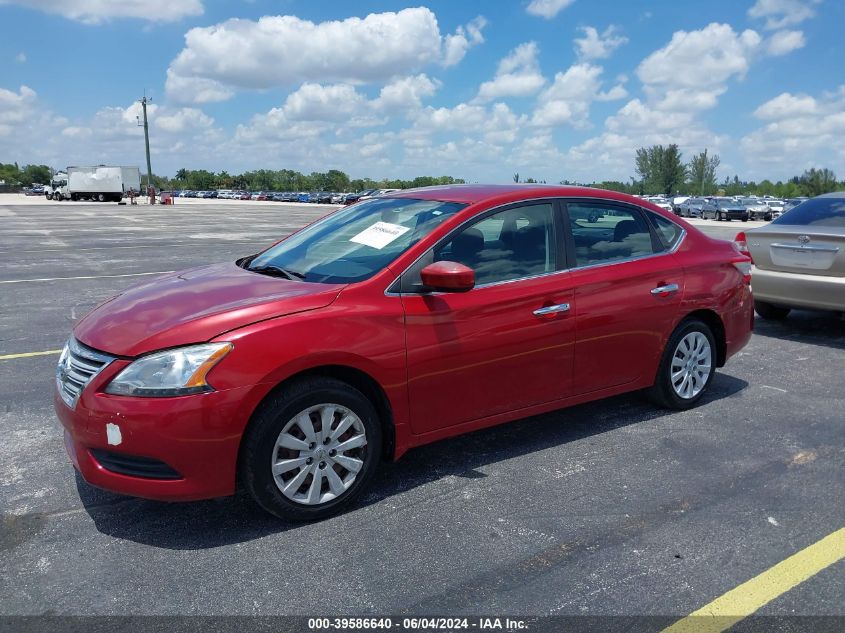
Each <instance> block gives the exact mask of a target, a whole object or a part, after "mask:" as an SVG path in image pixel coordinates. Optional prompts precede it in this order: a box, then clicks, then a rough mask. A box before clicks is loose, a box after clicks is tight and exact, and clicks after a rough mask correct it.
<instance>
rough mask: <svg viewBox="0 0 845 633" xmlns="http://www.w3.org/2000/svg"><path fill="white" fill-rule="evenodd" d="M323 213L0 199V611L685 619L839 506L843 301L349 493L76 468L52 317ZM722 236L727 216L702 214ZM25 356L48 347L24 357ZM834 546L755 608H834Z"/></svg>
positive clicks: (416, 458)
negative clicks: (301, 494) (711, 362)
mask: <svg viewBox="0 0 845 633" xmlns="http://www.w3.org/2000/svg"><path fill="white" fill-rule="evenodd" d="M328 210H329V207H318V206H314V205H287V204H280V203H274V204H273V203H268V204H256V203H251V202H244V203H233V204H222V203H212V202H209V203H206V204H201V205H176V206H173V207H166V206H157V207H145V206H140V207H137V208H136V207H129V206H117V205H114V204H85V203H79V204H64V205H62V204H61V203H58V204H57V203H47V204H30V205H26V206H24V205H20V206H18V205H15V204H5V203H3V202H0V221H1V222H2V224H0V253H2V261H3V268H2V273H0V295H1V296H2V302H0V428H1V429H2V437H3V441H2V442H0V503H2V512H3V518H2V532H0V552H2V556H0V596H2V597H0V615H38V614H54V615H55V614H75V615H91V614H95V615H96V614H103V615H105V614H130V615H133V614H134V615H156V614H160V615H173V614H210V615H230V614H246V615H275V614H298V615H340V614H346V615H360V614H417V615H419V614H441V615H457V614H493V615H502V616H504V615H515V616H518V615H523V616H536V615H637V616H640V615H651V616H665V617H667V618H669V619H670V621H671V619H672V618H678V617H682V616H685V615H687V614H689V613H691V612H693V611H695V610H696V609H698V608H699V607H701V606H702V605H705V604H707V603H709V602H710V601H712V600H713V599H715V598H717V597H718V596H721V595H723V594H725V592H727V591H729V590H731V589H733V588H734V587H736V586H737V585H740V584H741V583H743V582H745V581H746V580H748V579H750V578H752V577H754V576H756V575H758V574H760V573H761V572H763V571H765V570H767V569H769V568H771V567H772V566H773V565H775V564H777V563H779V562H780V561H782V560H783V559H785V558H787V557H788V556H790V555H791V554H793V553H795V552H797V551H799V550H802V549H803V548H805V547H807V546H810V545H812V544H813V543H816V542H817V541H819V540H820V539H822V538H823V537H825V536H827V535H829V534H831V533H832V532H835V531H836V530H838V529H839V528H842V527H843V526H845V495H844V494H843V485H842V482H843V472H845V392H843V384H845V381H843V376H845V320H843V318H842V317H841V316H840V315H836V314H827V313H822V314H816V313H810V312H803V311H796V312H793V314H792V315H790V317H789V319H788V320H787V321H785V322H783V323H770V322H765V321H762V320H760V319H759V318H758V320H757V322H756V325H755V334H754V337H753V339H752V341H751V343H750V344H749V345H748V346H747V347H746V348H745V349H744V350H743V351H742V353H741V354H739V355H738V356H736V357H734V358H733V359H732V360H731V361H729V363H728V365H727V366H726V367H724V368H723V369H721V370H720V371H719V373H718V374H717V376H716V379H715V382H714V384H713V388H712V389H711V391H710V392H709V394H708V395H707V397H706V398H705V400H704V402H703V404H702V405H701V406H699V407H698V408H696V409H694V410H691V411H687V412H667V411H662V410H657V409H655V408H654V407H653V406H652V405H650V404H648V403H645V402H644V401H642V400H641V399H640V398H638V397H637V396H636V395H629V396H622V397H616V398H612V399H610V400H606V401H603V402H598V403H593V404H588V405H582V406H578V407H575V408H572V409H569V410H565V411H560V412H556V413H553V414H547V415H543V416H538V417H534V418H530V419H526V420H522V421H519V422H516V423H513V424H509V425H505V426H502V427H498V428H493V429H488V430H485V431H481V432H478V433H474V434H470V435H466V436H463V437H460V438H457V439H452V440H448V441H444V442H440V443H437V444H434V445H430V446H427V447H423V448H420V449H416V450H413V451H411V452H410V453H409V454H407V455H406V456H405V457H404V458H403V459H402V460H401V461H399V462H398V463H395V464H390V465H386V466H385V467H384V468H382V470H381V472H380V474H379V475H378V476H377V480H376V482H375V484H374V486H373V488H372V489H371V491H370V492H369V494H368V495H367V496H366V497H365V498H364V500H363V502H362V504H361V505H360V506H359V507H357V508H355V509H354V510H352V511H350V512H348V513H346V514H344V515H341V516H338V517H335V518H332V519H329V520H327V521H324V522H321V523H316V524H306V525H288V524H284V523H280V522H279V521H278V520H276V519H273V518H272V517H269V516H267V515H265V514H263V513H262V512H261V511H260V510H258V509H257V508H256V507H255V506H253V504H252V503H251V502H250V501H249V500H248V499H247V498H245V497H233V498H227V499H220V500H214V501H207V502H198V503H192V504H164V503H156V502H152V501H145V500H139V499H133V498H127V497H121V496H117V495H113V494H110V493H108V492H104V491H100V490H97V489H94V488H91V487H89V486H88V485H87V484H85V483H84V482H83V481H81V480H80V479H79V478H78V477H77V476H75V474H74V471H73V468H72V466H71V465H70V463H69V461H68V459H67V457H66V455H65V453H64V449H63V446H62V436H61V432H60V428H59V425H58V422H57V421H56V419H55V416H54V413H53V409H52V401H51V394H52V389H53V388H54V387H53V384H54V377H53V370H54V366H55V363H56V359H57V354H55V353H53V352H52V351H53V350H57V349H59V348H61V346H62V344H63V343H64V341H65V339H66V338H67V336H68V334H69V332H70V330H71V328H72V326H73V323H74V321H75V320H77V319H79V318H80V317H81V316H82V315H84V314H85V313H86V311H88V310H89V309H90V308H91V307H93V306H94V305H95V304H97V303H98V302H100V301H102V300H103V299H105V298H107V297H109V296H110V295H112V294H114V293H116V292H118V291H119V290H121V289H122V288H125V287H126V286H128V285H130V284H132V283H135V282H137V281H139V280H143V279H146V278H148V277H149V275H150V274H154V273H159V272H164V271H170V270H176V269H181V268H186V267H189V266H193V265H197V264H202V263H208V262H212V261H225V260H231V259H235V258H236V257H238V256H242V255H245V254H250V253H253V252H255V251H256V250H257V249H258V248H259V247H262V246H265V245H267V244H269V243H272V242H273V241H275V240H277V239H278V238H280V237H282V236H284V235H286V234H288V233H289V232H291V231H292V230H294V229H295V228H298V227H299V226H301V225H302V224H304V223H306V222H308V221H310V220H312V219H314V218H315V217H317V216H319V215H322V214H324V213H326V212H327V211H328ZM701 224H704V225H705V230H706V231H708V232H710V233H711V234H714V235H718V236H720V237H724V238H732V237H733V235H734V234H735V233H736V231H737V230H740V228H747V226H750V225H754V224H755V223H749V224H748V225H744V224H742V223H739V222H732V223H731V224H730V225H726V224H716V223H712V222H709V223H707V222H703V223H701ZM34 352H48V353H46V354H42V355H34V356H29V355H28V354H31V353H34ZM843 595H845V563H843V562H842V561H841V560H840V561H839V562H838V563H835V564H834V565H832V566H830V567H827V568H826V569H824V570H823V571H821V572H820V573H818V574H816V575H813V576H812V577H811V578H809V579H808V580H807V581H806V582H803V583H801V584H799V585H798V586H796V587H795V588H793V589H791V590H789V591H785V592H784V593H782V595H780V596H779V597H778V598H776V599H774V600H772V601H771V602H769V603H768V604H767V605H766V606H764V607H763V608H762V609H761V610H760V611H759V613H760V614H764V615H766V614H768V615H789V616H801V615H839V616H845V602H843V601H842V596H843Z"/></svg>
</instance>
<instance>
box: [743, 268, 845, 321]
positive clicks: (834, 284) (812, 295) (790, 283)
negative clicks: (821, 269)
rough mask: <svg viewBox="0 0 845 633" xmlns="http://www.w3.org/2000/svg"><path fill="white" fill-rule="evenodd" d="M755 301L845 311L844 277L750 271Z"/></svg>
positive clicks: (756, 269)
mask: <svg viewBox="0 0 845 633" xmlns="http://www.w3.org/2000/svg"><path fill="white" fill-rule="evenodd" d="M751 285H752V286H753V287H754V298H755V299H759V300H760V301H766V302H768V303H774V304H779V305H784V306H789V307H794V308H810V309H815V310H839V311H845V277H831V276H828V275H807V274H800V273H785V272H777V271H772V270H764V269H761V268H757V267H756V266H755V267H754V268H753V269H752V271H751Z"/></svg>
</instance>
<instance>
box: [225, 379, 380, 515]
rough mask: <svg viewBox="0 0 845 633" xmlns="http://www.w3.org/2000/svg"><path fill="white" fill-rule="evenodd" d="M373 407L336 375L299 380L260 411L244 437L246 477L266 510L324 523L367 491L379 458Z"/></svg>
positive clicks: (242, 459)
mask: <svg viewBox="0 0 845 633" xmlns="http://www.w3.org/2000/svg"><path fill="white" fill-rule="evenodd" d="M381 446H382V432H381V424H380V422H379V418H378V414H377V413H376V410H375V408H374V407H373V405H372V403H371V402H370V401H369V400H368V399H367V398H366V397H365V396H364V395H363V394H362V393H361V392H360V391H358V390H357V389H355V388H354V387H352V386H350V385H348V384H346V383H344V382H341V381H339V380H335V379H332V378H308V379H304V380H299V381H296V382H294V383H292V384H290V385H288V386H287V387H285V388H283V389H282V390H280V391H279V392H278V393H276V394H275V395H273V396H271V397H270V398H269V399H268V400H267V401H265V402H264V404H263V405H262V406H261V407H260V408H259V410H258V411H257V412H256V414H255V417H254V419H253V421H252V422H251V424H250V427H249V429H248V431H247V433H246V435H245V437H244V441H243V445H242V448H241V455H240V464H239V468H240V476H241V480H242V481H243V483H244V484H245V486H246V489H247V490H248V491H249V493H250V495H252V498H253V499H255V501H256V502H257V503H258V505H260V506H261V507H262V508H264V509H265V510H266V511H267V512H269V513H271V514H274V515H276V516H277V517H280V518H283V519H289V520H292V521H314V520H319V519H324V518H326V517H329V516H331V515H333V514H335V513H337V512H340V511H341V510H343V509H344V508H346V507H348V506H349V505H350V504H351V503H352V502H353V501H354V500H355V499H356V498H357V497H358V496H359V495H360V494H361V492H362V491H363V490H364V489H365V488H366V487H367V484H368V483H369V481H370V479H371V478H372V476H373V474H374V473H375V470H376V468H377V466H378V462H379V459H380V456H381Z"/></svg>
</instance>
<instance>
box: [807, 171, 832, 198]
mask: <svg viewBox="0 0 845 633" xmlns="http://www.w3.org/2000/svg"><path fill="white" fill-rule="evenodd" d="M797 184H798V186H799V187H800V189H801V191H802V193H803V194H804V195H805V196H809V197H811V198H812V197H813V196H819V195H821V194H823V193H830V192H831V191H836V174H834V173H833V172H832V171H831V170H830V169H827V168H826V167H825V168H822V169H816V168H815V167H812V168H810V169H808V170H807V171H805V172H804V173H803V174H802V175H801V176H799V177H798V183H797Z"/></svg>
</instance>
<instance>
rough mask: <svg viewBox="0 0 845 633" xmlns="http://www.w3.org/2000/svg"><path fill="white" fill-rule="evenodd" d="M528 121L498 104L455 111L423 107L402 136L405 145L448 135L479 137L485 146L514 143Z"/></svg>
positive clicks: (462, 105) (460, 107)
mask: <svg viewBox="0 0 845 633" xmlns="http://www.w3.org/2000/svg"><path fill="white" fill-rule="evenodd" d="M526 121H527V117H526V116H525V115H517V114H515V113H514V112H513V111H512V110H511V109H510V108H509V107H508V106H507V105H506V104H504V103H496V104H493V105H492V106H491V107H489V108H488V107H485V106H483V105H476V104H468V103H459V104H458V105H456V106H455V107H453V108H433V107H431V106H429V107H427V108H423V109H422V110H420V111H419V112H417V113H416V114H415V115H414V120H413V126H412V127H411V128H410V129H407V130H404V131H403V132H402V136H403V138H404V139H405V142H406V145H407V144H408V140H409V139H414V142H415V143H416V144H417V145H420V144H423V143H421V139H427V138H429V137H431V136H432V135H435V134H439V133H443V132H448V133H450V134H452V135H454V133H456V132H457V133H461V134H464V135H467V136H469V135H476V136H480V137H481V138H482V139H484V141H485V142H486V143H490V144H496V143H511V142H513V141H514V140H515V139H516V137H517V135H518V134H519V131H520V129H521V128H522V127H523V126H524V124H525V123H526Z"/></svg>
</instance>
